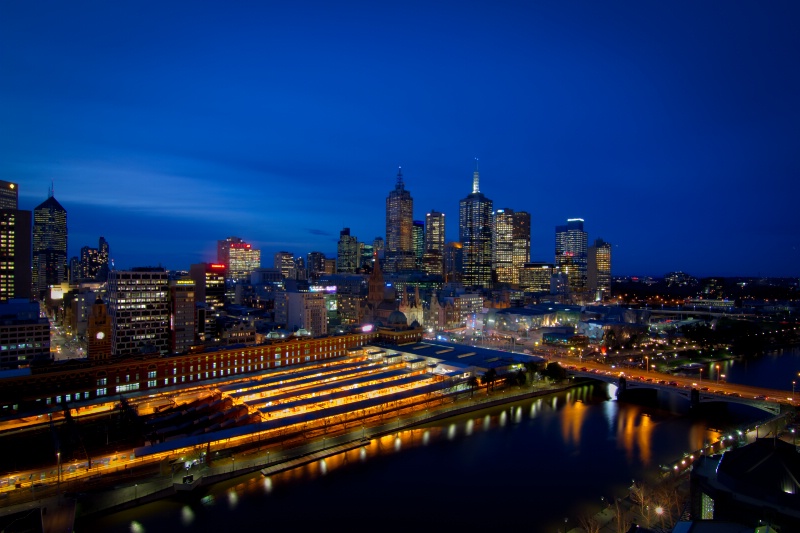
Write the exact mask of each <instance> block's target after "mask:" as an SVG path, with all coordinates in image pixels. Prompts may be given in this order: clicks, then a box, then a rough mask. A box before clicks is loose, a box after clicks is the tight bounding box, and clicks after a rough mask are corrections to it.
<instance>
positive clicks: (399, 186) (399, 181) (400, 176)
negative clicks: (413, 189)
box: [395, 167, 405, 191]
mask: <svg viewBox="0 0 800 533" xmlns="http://www.w3.org/2000/svg"><path fill="white" fill-rule="evenodd" d="M395 189H397V190H400V191H402V190H403V189H405V185H403V167H397V185H396V186H395Z"/></svg>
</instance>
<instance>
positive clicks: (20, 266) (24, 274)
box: [0, 182, 31, 302]
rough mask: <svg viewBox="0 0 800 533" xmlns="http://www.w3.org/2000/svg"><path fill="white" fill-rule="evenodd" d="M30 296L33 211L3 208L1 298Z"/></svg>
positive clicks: (0, 211)
mask: <svg viewBox="0 0 800 533" xmlns="http://www.w3.org/2000/svg"><path fill="white" fill-rule="evenodd" d="M0 184H2V182H0ZM0 190H2V186H0ZM30 297H31V212H30V211H20V210H18V209H6V208H4V209H0V302H5V301H7V300H11V299H13V298H23V299H30Z"/></svg>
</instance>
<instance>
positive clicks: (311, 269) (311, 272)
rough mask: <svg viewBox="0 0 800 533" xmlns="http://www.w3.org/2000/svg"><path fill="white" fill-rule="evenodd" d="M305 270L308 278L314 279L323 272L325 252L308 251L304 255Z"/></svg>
mask: <svg viewBox="0 0 800 533" xmlns="http://www.w3.org/2000/svg"><path fill="white" fill-rule="evenodd" d="M306 270H307V272H308V279H312V280H316V279H318V278H319V277H320V276H321V275H322V274H324V273H325V254H323V253H322V252H309V253H308V255H307V256H306Z"/></svg>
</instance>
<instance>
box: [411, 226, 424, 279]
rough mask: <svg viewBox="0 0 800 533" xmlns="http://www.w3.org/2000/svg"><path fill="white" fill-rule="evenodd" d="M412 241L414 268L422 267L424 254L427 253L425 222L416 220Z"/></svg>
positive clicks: (412, 229) (412, 231)
mask: <svg viewBox="0 0 800 533" xmlns="http://www.w3.org/2000/svg"><path fill="white" fill-rule="evenodd" d="M411 241H412V243H413V246H412V247H413V249H414V268H415V269H417V270H419V269H420V268H422V256H423V254H424V253H425V223H424V222H423V221H421V220H415V221H414V224H413V225H412V226H411Z"/></svg>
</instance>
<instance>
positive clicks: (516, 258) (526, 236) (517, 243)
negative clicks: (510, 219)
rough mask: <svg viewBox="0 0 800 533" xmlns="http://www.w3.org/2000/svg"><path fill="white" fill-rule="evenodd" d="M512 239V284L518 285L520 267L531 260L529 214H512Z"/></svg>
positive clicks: (518, 212)
mask: <svg viewBox="0 0 800 533" xmlns="http://www.w3.org/2000/svg"><path fill="white" fill-rule="evenodd" d="M512 238H513V240H514V247H513V249H512V251H511V274H512V281H511V282H512V283H519V273H520V270H522V267H523V266H525V264H526V263H528V262H530V260H531V214H530V213H528V212H526V211H517V212H515V213H514V229H513V235H512Z"/></svg>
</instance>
